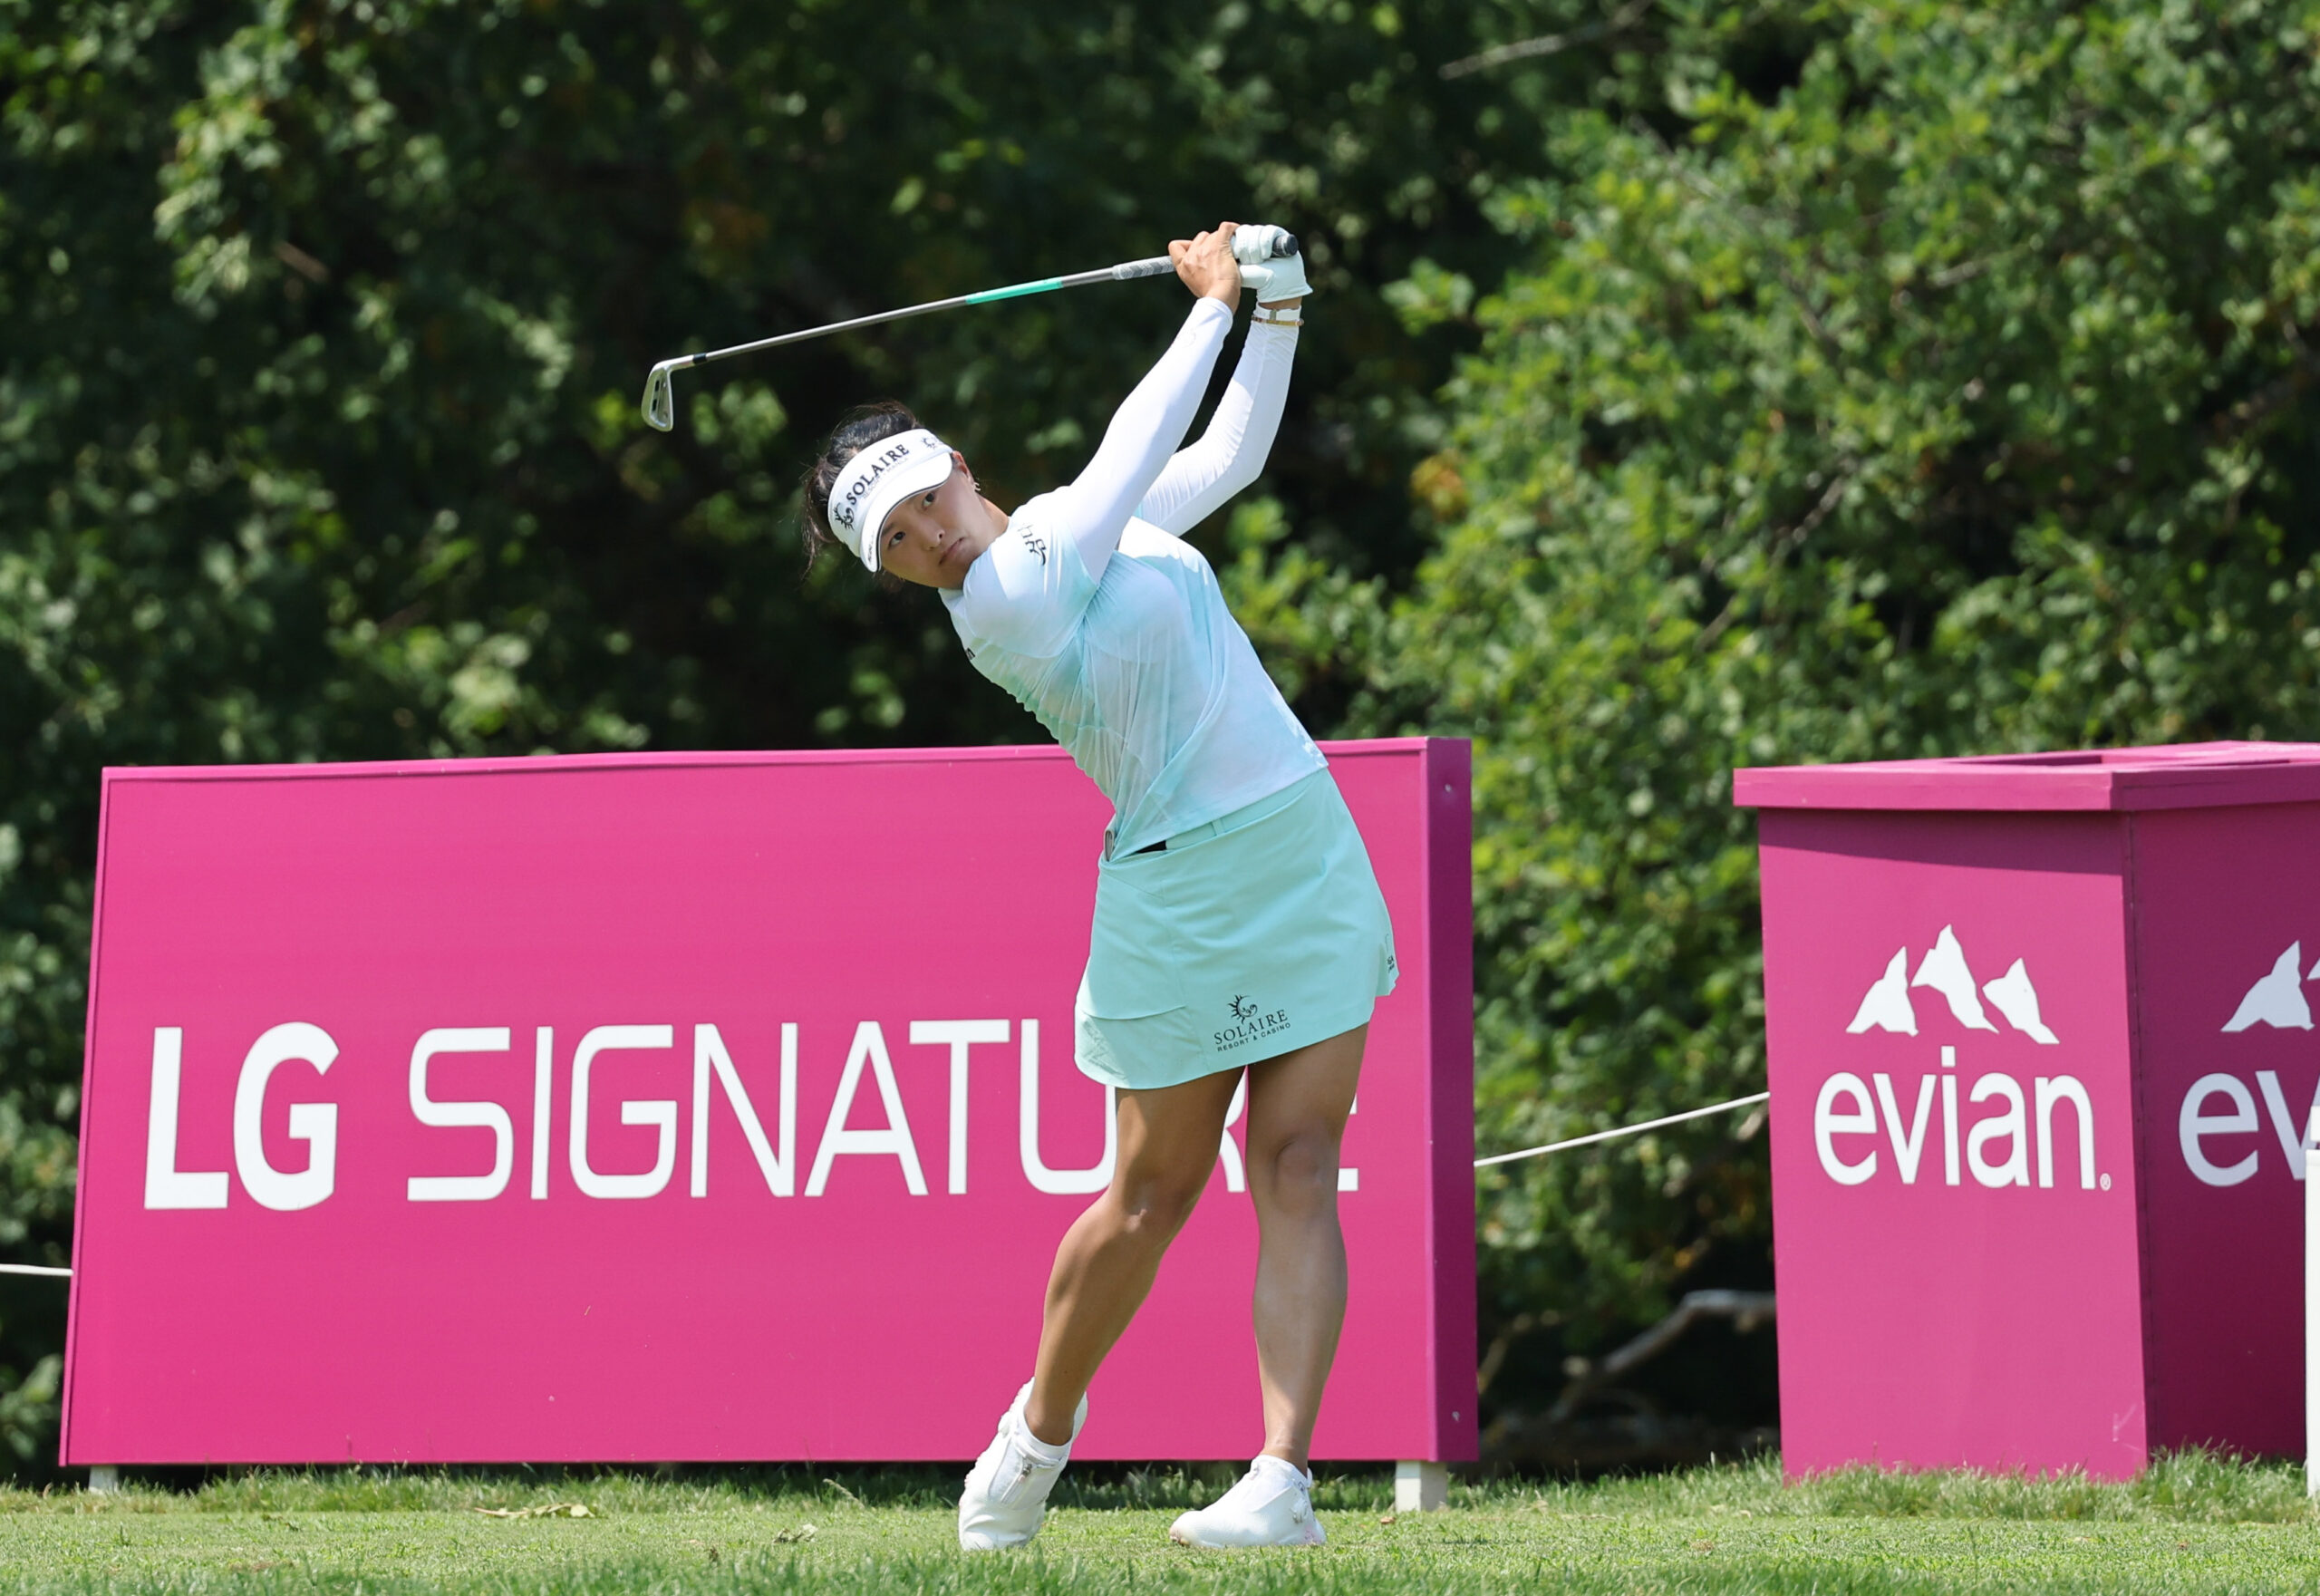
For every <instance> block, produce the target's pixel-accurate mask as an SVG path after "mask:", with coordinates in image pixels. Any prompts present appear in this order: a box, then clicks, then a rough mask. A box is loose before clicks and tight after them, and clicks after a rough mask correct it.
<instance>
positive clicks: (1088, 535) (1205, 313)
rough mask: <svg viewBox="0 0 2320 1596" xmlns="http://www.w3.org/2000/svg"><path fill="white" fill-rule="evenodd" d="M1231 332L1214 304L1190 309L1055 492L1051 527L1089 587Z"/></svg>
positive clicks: (1223, 310)
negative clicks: (1083, 464)
mask: <svg viewBox="0 0 2320 1596" xmlns="http://www.w3.org/2000/svg"><path fill="white" fill-rule="evenodd" d="M1231 327H1232V307H1231V306H1230V305H1225V304H1224V303H1223V302H1222V301H1220V300H1216V299H1213V298H1203V299H1202V300H1201V301H1200V302H1199V303H1198V304H1196V305H1194V306H1193V310H1192V314H1190V315H1188V316H1186V317H1185V318H1184V327H1183V329H1182V330H1181V331H1179V332H1178V333H1177V334H1176V340H1175V342H1174V343H1171V344H1170V345H1168V352H1167V353H1165V354H1164V355H1162V356H1161V357H1160V359H1159V362H1158V363H1156V364H1155V365H1154V366H1153V368H1152V369H1151V371H1149V372H1145V377H1144V381H1142V382H1138V383H1137V384H1136V387H1135V389H1134V390H1133V391H1132V392H1129V394H1128V396H1127V397H1126V399H1124V400H1122V401H1120V408H1119V409H1118V410H1117V411H1115V412H1114V414H1113V416H1112V422H1111V425H1110V426H1108V427H1107V428H1105V429H1104V440H1103V442H1101V443H1100V444H1098V445H1097V447H1096V454H1095V458H1093V459H1090V460H1089V461H1088V462H1087V469H1085V470H1083V471H1081V472H1080V473H1079V475H1078V478H1077V479H1074V480H1073V481H1072V482H1071V484H1070V485H1069V486H1068V487H1066V488H1058V490H1057V491H1056V494H1055V496H1054V500H1053V503H1052V506H1051V510H1050V513H1051V517H1052V518H1051V520H1050V523H1049V525H1050V528H1051V530H1052V531H1053V532H1054V534H1055V536H1056V537H1059V538H1062V539H1065V540H1067V541H1068V542H1069V543H1070V544H1071V546H1072V547H1073V549H1074V550H1075V551H1076V552H1077V553H1078V556H1079V560H1080V563H1081V564H1082V565H1083V566H1086V567H1087V576H1088V577H1089V579H1090V580H1091V581H1092V580H1095V579H1097V578H1099V577H1101V576H1103V574H1104V567H1105V566H1107V565H1108V564H1110V563H1111V557H1112V551H1113V550H1115V549H1116V548H1117V547H1119V543H1120V534H1121V533H1122V532H1124V531H1126V529H1127V523H1128V517H1130V516H1133V515H1134V514H1135V513H1136V506H1137V505H1139V504H1141V503H1142V502H1144V499H1145V496H1146V495H1147V494H1149V493H1150V492H1151V490H1152V485H1153V482H1154V481H1155V479H1157V478H1158V477H1159V475H1160V473H1161V471H1162V469H1164V468H1165V466H1166V465H1167V464H1168V460H1169V458H1170V456H1171V455H1172V454H1173V453H1174V450H1175V448H1176V445H1177V444H1178V443H1179V442H1181V441H1183V440H1184V430H1185V429H1186V428H1188V427H1190V426H1191V425H1192V424H1193V416H1194V412H1196V411H1198V410H1199V409H1200V401H1201V395H1202V394H1203V392H1206V391H1207V388H1208V376H1209V373H1210V372H1212V371H1213V370H1215V368H1216V357H1217V355H1218V354H1219V353H1222V352H1223V348H1224V334H1226V332H1227V331H1229V330H1230V329H1231Z"/></svg>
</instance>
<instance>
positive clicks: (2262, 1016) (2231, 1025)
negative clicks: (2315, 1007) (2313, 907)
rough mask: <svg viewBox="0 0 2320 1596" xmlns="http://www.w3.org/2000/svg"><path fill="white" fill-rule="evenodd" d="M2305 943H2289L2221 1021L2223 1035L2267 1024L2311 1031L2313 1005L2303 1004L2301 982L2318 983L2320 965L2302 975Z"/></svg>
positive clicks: (2275, 1028) (2276, 1028)
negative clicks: (2222, 1022)
mask: <svg viewBox="0 0 2320 1596" xmlns="http://www.w3.org/2000/svg"><path fill="white" fill-rule="evenodd" d="M2303 969H2304V943H2301V942H2292V943H2288V944H2287V947H2286V951H2285V952H2283V953H2281V954H2280V956H2279V957H2278V958H2277V959H2275V960H2273V961H2272V967H2271V969H2270V970H2269V971H2268V972H2266V973H2265V975H2264V976H2263V978H2262V979H2261V980H2259V981H2257V982H2256V984H2255V985H2253V986H2251V987H2249V988H2248V995H2247V996H2246V997H2244V998H2242V999H2240V1000H2239V1007H2238V1008H2237V1009H2234V1010H2233V1011H2231V1018H2230V1019H2229V1020H2225V1021H2224V1025H2223V1030H2224V1034H2225V1035H2227V1036H2228V1035H2230V1034H2231V1033H2232V1032H2233V1031H2236V1030H2248V1028H2250V1027H2251V1026H2257V1025H2268V1026H2270V1027H2272V1028H2273V1029H2274V1030H2311V1029H2312V1005H2311V1004H2310V1003H2308V1002H2306V1001H2305V997H2304V983H2305V982H2307V981H2320V964H2315V965H2314V966H2313V967H2312V969H2311V970H2310V971H2309V972H2306V973H2303V974H2298V973H2297V972H2299V971H2302V970H2303Z"/></svg>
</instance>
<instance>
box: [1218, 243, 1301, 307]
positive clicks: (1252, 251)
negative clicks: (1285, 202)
mask: <svg viewBox="0 0 2320 1596" xmlns="http://www.w3.org/2000/svg"><path fill="white" fill-rule="evenodd" d="M1284 240H1286V241H1287V243H1288V245H1289V247H1290V250H1291V251H1293V252H1294V251H1296V249H1297V240H1296V239H1295V238H1293V237H1290V234H1289V231H1288V229H1286V228H1284V227H1273V226H1272V225H1271V224H1270V223H1263V224H1252V225H1251V226H1248V227H1239V228H1236V229H1234V231H1233V234H1232V257H1233V258H1234V259H1235V260H1237V261H1239V262H1240V263H1241V286H1242V287H1243V288H1249V289H1253V290H1254V291H1255V292H1256V295H1257V303H1258V304H1260V305H1271V304H1274V303H1276V302H1278V301H1280V300H1283V299H1301V298H1303V297H1304V296H1305V295H1309V294H1310V293H1312V291H1313V289H1312V285H1310V284H1309V283H1308V282H1306V280H1305V256H1304V255H1303V254H1302V253H1301V252H1296V253H1290V254H1287V255H1280V256H1276V255H1275V254H1274V253H1273V251H1274V250H1275V249H1277V248H1279V247H1281V243H1282V241H1284Z"/></svg>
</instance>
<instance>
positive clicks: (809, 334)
mask: <svg viewBox="0 0 2320 1596" xmlns="http://www.w3.org/2000/svg"><path fill="white" fill-rule="evenodd" d="M1296 253H1298V247H1297V237H1296V235H1295V234H1293V233H1288V232H1284V231H1283V230H1281V228H1279V227H1242V228H1241V229H1239V230H1238V231H1236V232H1235V233H1234V234H1233V235H1232V255H1233V258H1234V259H1236V260H1238V261H1240V263H1241V264H1242V266H1243V267H1248V266H1262V265H1263V264H1264V263H1265V262H1266V261H1268V260H1281V259H1283V258H1285V257H1287V256H1292V255H1295V254H1296ZM1175 269H1176V266H1175V263H1174V261H1172V260H1170V259H1169V258H1168V257H1167V256H1165V255H1155V256H1151V257H1150V258H1149V259H1145V260H1128V261H1122V262H1121V263H1120V264H1119V265H1117V266H1098V267H1097V268H1096V269H1095V270H1093V271H1087V272H1070V273H1067V274H1066V275H1065V276H1059V277H1038V278H1034V279H1033V280H1032V281H1030V282H1028V283H1013V284H1010V285H1008V286H1006V287H1004V288H985V289H983V290H982V291H981V292H980V293H976V294H962V295H958V296H957V297H955V298H952V299H934V300H929V301H928V302H927V303H926V304H924V305H906V306H904V308H903V309H901V310H885V311H880V312H878V313H877V314H875V315H866V316H855V318H853V319H852V320H851V321H844V322H831V323H830V324H827V325H826V326H820V327H807V328H806V329H805V330H804V331H802V332H797V333H782V334H777V335H775V336H774V337H771V338H759V339H757V340H755V341H754V342H752V343H736V344H733V345H732V346H731V347H730V348H726V349H711V350H707V351H704V352H703V353H700V354H681V355H678V356H676V357H675V358H674V359H672V360H664V361H662V362H661V363H659V364H658V365H656V366H654V367H653V368H652V375H650V376H648V377H647V378H645V380H644V421H645V424H646V425H647V426H650V427H653V428H656V429H658V430H661V431H663V432H666V431H668V430H671V429H672V428H673V427H675V426H676V424H677V394H676V372H677V371H678V370H679V368H681V367H689V366H705V365H707V364H708V363H710V362H711V361H714V360H725V359H728V358H730V357H731V356H733V355H737V354H755V353H757V352H758V351H759V350H760V349H778V348H779V347H781V345H783V344H785V343H804V342H805V341H806V340H807V339H808V338H821V337H826V336H827V335H828V334H832V333H850V332H852V331H854V330H855V328H856V327H875V326H877V325H879V324H881V323H884V322H899V321H901V320H902V319H903V318H904V317H905V316H923V315H926V314H930V313H932V312H934V311H938V310H957V309H959V308H960V307H961V306H962V305H993V304H996V303H997V302H998V301H1000V300H1002V299H1022V298H1025V297H1027V296H1028V295H1033V294H1048V293H1051V292H1053V291H1054V290H1056V289H1058V288H1084V287H1087V285H1090V284H1093V283H1125V282H1127V281H1129V280H1130V279H1131V278H1135V277H1162V276H1169V275H1171V274H1173V273H1174V271H1175ZM1246 275H1247V274H1246V273H1245V272H1244V273H1243V276H1246Z"/></svg>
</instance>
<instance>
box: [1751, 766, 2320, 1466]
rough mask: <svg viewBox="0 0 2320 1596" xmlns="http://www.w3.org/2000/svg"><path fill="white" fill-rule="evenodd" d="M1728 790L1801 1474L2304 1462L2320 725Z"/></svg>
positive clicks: (2317, 1093) (1785, 1379) (2319, 1065)
mask: <svg viewBox="0 0 2320 1596" xmlns="http://www.w3.org/2000/svg"><path fill="white" fill-rule="evenodd" d="M1735 801H1736V802H1738V803H1740V804H1742V805H1745V806H1753V807H1754V808H1757V809H1758V810H1759V811H1760V812H1761V818H1760V836H1761V843H1762V860H1763V880H1764V992H1765V1008H1766V1014H1765V1024H1766V1030H1767V1036H1768V1042H1769V1048H1770V1075H1771V1079H1770V1083H1769V1084H1770V1086H1771V1088H1772V1094H1773V1098H1772V1136H1773V1142H1772V1153H1773V1211H1774V1262H1775V1265H1776V1269H1777V1274H1778V1283H1779V1293H1780V1311H1781V1326H1780V1375H1781V1431H1782V1444H1783V1456H1784V1459H1785V1462H1786V1465H1787V1468H1788V1470H1789V1472H1790V1473H1791V1474H1805V1473H1810V1472H1813V1471H1816V1470H1821V1469H1827V1468H1834V1467H1838V1466H1841V1465H1846V1464H1852V1463H1871V1464H1879V1465H1890V1466H1903V1467H1935V1466H1948V1465H1970V1466H1975V1467H1981V1468H1989V1469H2030V1470H2048V1469H2063V1468H2084V1469H2086V1470H2087V1471H2088V1472H2089V1473H2091V1474H2093V1475H2096V1476H2098V1477H2103V1478H2117V1477H2121V1476H2123V1475H2130V1474H2132V1473H2134V1472H2135V1471H2136V1470H2138V1469H2140V1468H2141V1467H2142V1466H2143V1465H2145V1464H2146V1463H2147V1462H2148V1461H2149V1459H2150V1457H2151V1455H2152V1453H2153V1452H2154V1451H2157V1450H2159V1449H2161V1448H2167V1447H2175V1446H2191V1445H2208V1446H2220V1447H2228V1448H2233V1449H2238V1450H2240V1451H2245V1452H2250V1453H2258V1454H2272V1455H2289V1454H2295V1453H2297V1452H2299V1451H2300V1450H2301V1448H2302V1446H2303V1445H2304V1422H2303V1408H2302V1389H2303V1344H2302V1335H2303V1313H2302V1296H2301V1290H2302V1257H2303V1253H2302V1246H2303V1242H2302V1213H2303V1210H2302V1196H2301V1186H2300V1184H2299V1183H2301V1181H2302V1180H2303V1179H2304V1159H2303V1155H2302V1152H2301V1150H2300V1135H2299V1133H2300V1130H2301V1128H2302V1127H2303V1125H2304V1123H2305V1120H2306V1116H2307V1115H2308V1114H2309V1113H2310V1112H2311V1111H2312V1109H2313V1108H2315V1107H2320V1089H2315V1088H2320V1036H2315V1032H2314V1029H2313V996H2314V992H2315V988H2314V983H2315V982H2320V745H2315V744H2305V743H2297V744H2283V743H2203V744H2192V745H2185V746H2180V747H2173V748H2149V749H2116V750H2104V751H2099V752H2087V753H2066V754H2041V755H2012V756H1999V757H1993V758H1983V759H1927V760H1909V761H1897V762H1891V763H1882V764H1861V765H1838V766H1812V767H1796V768H1790V769H1756V770H1742V771H1739V772H1737V773H1736V774H1735Z"/></svg>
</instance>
